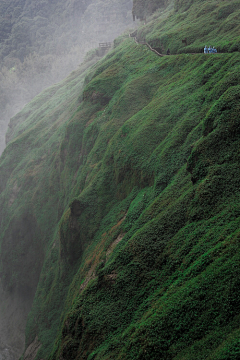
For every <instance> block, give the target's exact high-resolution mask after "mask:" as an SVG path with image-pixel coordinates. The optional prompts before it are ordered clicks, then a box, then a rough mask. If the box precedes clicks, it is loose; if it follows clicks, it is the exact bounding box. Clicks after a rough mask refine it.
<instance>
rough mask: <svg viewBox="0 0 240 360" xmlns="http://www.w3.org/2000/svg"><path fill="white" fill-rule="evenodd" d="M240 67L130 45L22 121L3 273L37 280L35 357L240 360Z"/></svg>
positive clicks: (17, 129) (6, 217)
mask: <svg viewBox="0 0 240 360" xmlns="http://www.w3.org/2000/svg"><path fill="white" fill-rule="evenodd" d="M202 3H204V4H207V2H202ZM215 3H216V2H215V1H213V4H215ZM189 4H190V3H189ZM195 4H196V2H192V6H193V7H194V6H195ZM208 4H209V1H208ZM218 4H219V6H222V2H221V1H219V2H218ZM177 5H179V6H180V5H181V6H183V5H184V3H183V2H176V6H177ZM168 11H169V10H168ZM174 11H175V10H174ZM179 11H180V8H179ZM185 11H186V16H190V15H189V14H190V12H191V11H192V8H191V7H189V9H185ZM233 11H235V9H234V10H233ZM164 14H165V15H164ZM164 14H163V15H162V16H166V14H170V15H169V16H170V17H169V22H171V21H172V19H173V18H174V19H175V22H176V24H177V19H178V15H179V14H178V13H176V12H175V13H173V12H170V13H164ZM153 21H154V19H153ZM162 21H163V17H161V18H159V24H163V23H162ZM206 21H207V20H206ZM152 24H153V23H152ZM166 24H167V23H166ZM148 26H150V23H149V25H147V27H146V28H145V29H143V30H142V31H146V32H147V31H149V33H148V36H149V37H151V36H153V34H154V31H153V30H151V29H150V28H149V27H148ZM161 26H162V25H161ZM166 26H167V25H166ZM147 29H148V30H147ZM151 31H152V32H151ZM236 34H237V33H236ZM179 36H180V35H179ZM216 39H217V38H216ZM235 40H236V41H237V35H236V37H235ZM235 40H234V41H235ZM83 66H84V65H83ZM85 66H87V64H85ZM239 68H240V55H239V53H238V52H234V53H228V54H227V53H224V54H216V55H213V56H211V55H210V56H208V55H207V56H206V55H204V54H195V55H190V54H179V55H176V56H166V57H164V58H160V57H158V56H156V55H155V54H154V53H153V52H151V51H149V50H148V48H146V47H144V46H141V45H137V44H136V43H135V42H134V41H133V39H129V38H124V37H122V38H120V39H118V40H117V41H116V42H115V49H114V50H112V51H111V52H109V53H108V54H107V55H106V56H105V57H104V58H103V59H101V60H100V61H99V62H98V63H97V64H95V65H93V66H92V67H91V68H89V70H88V71H87V72H84V70H85V68H82V69H80V70H79V71H78V72H75V73H72V74H71V76H70V78H69V79H67V80H66V81H65V82H63V83H61V84H59V85H56V86H54V87H52V88H50V89H49V90H47V91H46V92H44V93H42V94H41V95H40V96H39V97H37V98H35V100H34V101H33V102H32V103H30V104H29V105H28V106H27V107H26V108H25V109H24V110H23V111H22V112H21V113H19V114H18V115H17V116H16V117H15V118H13V119H12V121H11V123H10V129H9V133H8V139H9V143H8V147H7V149H6V150H5V152H4V154H3V156H2V157H1V164H0V172H1V173H0V174H1V177H0V180H1V182H0V185H1V190H2V193H1V199H0V201H1V209H2V213H1V219H2V221H1V226H2V232H1V278H2V281H3V283H4V285H5V291H8V292H11V291H18V292H19V293H20V294H22V297H23V301H24V296H27V294H29V293H30V294H32V295H33V293H34V291H35V289H36V286H37V290H36V294H35V297H34V301H33V306H32V309H31V312H30V314H29V317H28V323H27V327H26V350H27V351H26V354H27V352H30V349H31V348H30V347H29V346H31V344H32V345H33V344H34V345H35V348H36V349H37V351H36V353H34V352H33V353H32V358H34V359H51V360H58V359H62V360H63V359H65V360H68V359H76V360H82V359H88V360H90V359H95V360H97V359H101V360H104V359H106V360H107V359H114V360H115V359H139V360H140V359H142V360H143V359H151V360H152V359H156V360H157V359H176V360H177V359H182V360H183V359H189V360H190V359H193V358H196V359H215V360H216V359H237V358H238V357H239V332H240V329H239V317H240V297H239V280H240V277H239V275H240V274H239V261H240V257H239V251H238V248H239V245H238V244H239V231H240V225H239V224H240V205H239V195H240V194H239V175H240V174H239V146H238V143H239V97H240V81H239V80H240V79H239ZM13 248H14V251H12V249H13ZM32 269H34V271H33V270H32ZM40 272H41V273H40ZM38 277H40V278H39V281H38ZM9 284H10V285H9Z"/></svg>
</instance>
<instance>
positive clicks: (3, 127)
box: [0, 0, 136, 360]
mask: <svg viewBox="0 0 240 360" xmlns="http://www.w3.org/2000/svg"><path fill="white" fill-rule="evenodd" d="M134 26H136V23H133V21H132V1H131V0H105V1H96V0H58V1H54V2H53V1H52V0H38V1H37V2H36V0H8V2H1V1H0V60H1V66H0V154H1V153H2V152H3V150H4V148H5V146H6V144H5V137H6V132H7V128H8V123H9V121H10V118H11V117H13V116H14V115H15V114H16V113H17V112H19V111H20V110H21V109H22V108H23V107H24V105H26V104H27V103H28V102H30V101H31V99H33V98H34V97H35V96H36V95H37V94H39V93H40V92H41V91H42V90H44V89H45V88H47V87H49V86H50V85H52V84H54V83H57V82H59V81H60V80H62V79H64V78H65V77H66V76H67V75H68V74H69V73H70V72H71V71H73V70H75V69H76V68H77V66H78V65H79V64H80V63H81V62H82V61H83V60H84V58H85V56H86V53H87V52H88V51H89V50H90V49H93V48H97V47H98V46H99V43H100V42H112V41H113V40H114V38H115V37H116V36H118V35H119V34H121V33H122V32H123V31H124V30H126V29H130V30H132V29H133V28H134ZM130 30H129V31H130ZM0 285H1V279H0ZM20 299H21V297H20V296H18V295H17V294H14V293H11V294H8V293H6V292H5V291H4V289H2V287H1V286H0V360H15V359H18V358H19V356H20V355H21V353H22V352H23V350H24V331H25V325H26V319H27V314H28V312H29V310H30V307H31V302H32V299H27V300H26V301H24V303H22V302H21V301H22V300H20Z"/></svg>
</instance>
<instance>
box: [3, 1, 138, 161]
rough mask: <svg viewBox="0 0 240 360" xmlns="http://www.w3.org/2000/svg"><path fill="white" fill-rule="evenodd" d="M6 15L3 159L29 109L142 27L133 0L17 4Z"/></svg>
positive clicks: (7, 7) (6, 9)
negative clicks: (92, 55) (96, 53)
mask: <svg viewBox="0 0 240 360" xmlns="http://www.w3.org/2000/svg"><path fill="white" fill-rule="evenodd" d="M0 11H1V16H0V34H1V36H2V38H1V39H0V59H1V67H0V94H1V95H0V154H1V153H2V152H3V150H4V148H5V146H6V139H5V135H6V132H7V129H8V123H9V121H10V119H11V118H12V117H13V116H14V115H15V114H17V113H18V112H19V111H20V110H21V109H22V108H23V107H24V105H26V104H27V103H28V102H30V101H31V100H32V99H33V98H34V97H35V96H36V95H37V94H39V93H40V92H41V91H42V90H44V89H45V88H47V87H49V86H51V85H52V84H54V83H57V82H59V81H61V80H62V79H64V78H65V77H66V76H67V75H68V74H69V73H70V72H71V71H73V70H74V69H76V68H77V66H78V65H79V64H80V63H81V62H82V61H83V60H84V57H85V56H86V53H87V52H88V51H89V50H91V49H94V48H97V47H98V46H99V43H100V42H112V41H113V40H114V38H116V37H117V36H118V35H119V34H121V33H122V32H123V31H124V30H126V29H127V28H131V29H132V28H133V27H134V25H135V26H136V23H133V21H132V1H131V0H124V1H121V2H120V1H119V0H108V1H95V0H68V1H63V0H59V1H58V2H55V3H53V2H51V1H50V0H41V1H38V2H37V3H36V2H34V1H33V0H25V1H20V0H11V1H10V2H9V3H8V4H3V3H2V4H0Z"/></svg>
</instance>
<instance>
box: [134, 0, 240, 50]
mask: <svg viewBox="0 0 240 360" xmlns="http://www.w3.org/2000/svg"><path fill="white" fill-rule="evenodd" d="M152 2H153V1H150V2H148V1H146V2H144V3H145V7H144V9H146V8H147V5H148V4H149V3H150V4H152ZM142 3H143V2H141V0H135V5H136V8H137V10H138V11H141V4H142ZM159 3H160V1H159ZM165 5H167V8H166V9H165V10H163V8H161V7H160V9H159V10H157V11H156V12H155V13H154V14H153V15H152V16H150V17H148V18H147V24H146V25H144V26H143V27H142V28H140V29H139V31H138V37H139V38H140V39H146V40H147V41H148V42H149V43H150V44H151V45H152V46H154V47H157V48H159V49H161V51H160V52H164V51H165V53H166V50H167V49H168V48H169V49H170V52H171V54H176V53H199V52H203V48H204V46H205V45H206V44H207V46H209V45H211V46H215V47H216V48H217V49H218V51H219V52H234V51H239V50H240V2H239V0H232V1H224V0H211V1H202V0H176V1H166V2H165ZM137 10H136V11H137ZM145 11H146V10H145ZM182 40H186V42H182Z"/></svg>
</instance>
